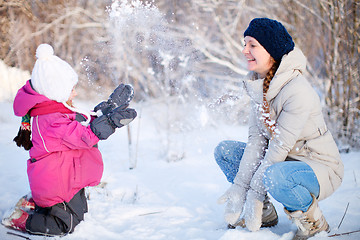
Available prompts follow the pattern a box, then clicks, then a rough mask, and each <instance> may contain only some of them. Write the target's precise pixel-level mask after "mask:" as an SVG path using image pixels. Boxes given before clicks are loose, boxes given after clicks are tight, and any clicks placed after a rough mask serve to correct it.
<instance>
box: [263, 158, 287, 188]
mask: <svg viewBox="0 0 360 240" xmlns="http://www.w3.org/2000/svg"><path fill="white" fill-rule="evenodd" d="M263 182H264V185H265V187H266V188H267V190H268V191H271V190H272V189H274V188H279V187H280V188H282V187H284V186H283V185H286V182H287V180H286V176H285V175H284V172H283V166H282V164H281V163H277V164H273V165H271V166H270V167H268V168H267V169H266V171H265V173H264V178H263Z"/></svg>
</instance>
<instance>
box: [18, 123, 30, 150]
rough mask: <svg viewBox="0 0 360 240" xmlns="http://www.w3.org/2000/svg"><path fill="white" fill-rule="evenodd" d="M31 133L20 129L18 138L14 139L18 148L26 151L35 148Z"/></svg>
mask: <svg viewBox="0 0 360 240" xmlns="http://www.w3.org/2000/svg"><path fill="white" fill-rule="evenodd" d="M30 135H31V131H30V130H26V129H22V128H21V127H20V128H19V131H18V134H17V136H16V137H15V138H14V142H15V143H16V145H17V146H18V147H24V149H25V150H30V148H31V147H32V146H33V144H32V142H31V139H30Z"/></svg>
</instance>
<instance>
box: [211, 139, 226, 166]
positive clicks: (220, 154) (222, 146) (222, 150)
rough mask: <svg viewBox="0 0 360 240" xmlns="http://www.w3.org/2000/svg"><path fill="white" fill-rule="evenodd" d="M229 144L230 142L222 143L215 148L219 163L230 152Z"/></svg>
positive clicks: (215, 155) (216, 158)
mask: <svg viewBox="0 0 360 240" xmlns="http://www.w3.org/2000/svg"><path fill="white" fill-rule="evenodd" d="M228 142H229V141H222V142H220V143H219V144H218V145H217V146H216V147H215V150H214V157H215V160H216V162H217V163H219V162H221V161H223V158H224V155H225V153H226V151H228Z"/></svg>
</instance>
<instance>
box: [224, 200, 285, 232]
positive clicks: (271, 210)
mask: <svg viewBox="0 0 360 240" xmlns="http://www.w3.org/2000/svg"><path fill="white" fill-rule="evenodd" d="M278 221H279V219H278V215H277V212H276V209H275V207H274V205H273V204H272V203H271V202H270V199H269V197H268V196H266V198H265V200H264V207H263V213H262V219H261V227H273V226H275V225H276V224H278ZM238 226H239V227H242V228H245V227H246V225H245V219H243V218H241V219H240V220H239V221H238V222H237V223H235V224H234V225H232V224H228V228H229V229H234V228H236V227H238Z"/></svg>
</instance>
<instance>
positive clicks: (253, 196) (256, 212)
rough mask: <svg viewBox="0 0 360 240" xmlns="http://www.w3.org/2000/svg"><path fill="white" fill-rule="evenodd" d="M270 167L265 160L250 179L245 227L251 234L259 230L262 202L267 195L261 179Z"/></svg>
mask: <svg viewBox="0 0 360 240" xmlns="http://www.w3.org/2000/svg"><path fill="white" fill-rule="evenodd" d="M270 165H271V164H270V163H269V162H268V161H266V160H263V161H262V162H261V164H260V166H259V168H258V169H257V170H256V172H255V174H254V176H253V178H252V179H251V182H250V189H249V191H248V193H247V196H246V203H245V214H244V218H245V225H246V227H247V228H248V229H249V230H250V231H252V232H253V231H257V230H259V229H260V227H261V221H262V212H263V206H264V200H265V197H266V194H267V192H266V189H265V186H264V181H263V179H264V175H265V171H266V169H267V168H268V167H269V166H270Z"/></svg>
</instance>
